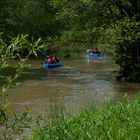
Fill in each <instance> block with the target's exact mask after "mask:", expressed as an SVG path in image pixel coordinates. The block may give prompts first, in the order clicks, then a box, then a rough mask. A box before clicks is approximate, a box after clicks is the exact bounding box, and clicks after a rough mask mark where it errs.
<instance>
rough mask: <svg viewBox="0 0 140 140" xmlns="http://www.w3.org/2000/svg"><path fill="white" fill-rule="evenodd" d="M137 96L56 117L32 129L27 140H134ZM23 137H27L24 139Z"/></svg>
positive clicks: (138, 104) (138, 131)
mask: <svg viewBox="0 0 140 140" xmlns="http://www.w3.org/2000/svg"><path fill="white" fill-rule="evenodd" d="M139 101H140V98H139V97H138V98H136V99H135V100H129V99H127V98H124V100H123V101H122V102H119V103H116V104H113V103H112V104H109V105H107V106H106V107H103V108H101V109H98V110H95V109H93V110H90V111H84V112H83V113H81V114H80V115H75V116H72V117H70V118H63V117H62V118H63V119H61V121H60V119H59V121H57V119H56V123H53V124H52V123H51V124H50V125H49V126H48V125H46V126H44V127H42V128H40V129H34V130H33V133H32V135H31V136H30V137H29V138H28V140H41V139H43V140H48V139H49V140H54V139H63V140H65V139H66V140H72V139H73V140H75V139H77V140H81V139H87V140H93V139H113V140H114V139H116V140H118V139H123V138H125V139H138V138H139V136H140V134H139V133H140V129H139V123H140V122H139V114H140V109H139V107H140V102H139ZM26 139H27V138H26Z"/></svg>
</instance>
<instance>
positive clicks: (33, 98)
mask: <svg viewBox="0 0 140 140" xmlns="http://www.w3.org/2000/svg"><path fill="white" fill-rule="evenodd" d="M41 62H42V60H40V59H34V60H33V59H32V60H29V63H30V64H31V65H32V67H31V68H30V69H27V70H26V71H25V72H24V76H23V78H22V80H21V81H20V82H19V84H18V85H17V86H16V87H15V88H13V89H11V90H9V91H8V94H9V96H8V99H9V102H10V106H9V108H8V110H9V111H10V112H17V113H20V112H23V111H24V108H25V107H28V108H30V109H31V113H32V114H35V115H39V114H46V113H47V114H49V113H50V112H51V110H52V107H54V106H56V107H62V108H63V109H64V110H65V111H66V112H67V113H68V114H75V113H79V112H81V111H82V110H84V109H89V108H91V107H92V106H100V105H102V104H104V102H106V101H109V100H118V99H121V98H122V97H123V96H125V95H128V96H129V97H133V96H134V95H136V94H137V91H139V90H140V84H138V83H129V82H124V81H122V82H117V81H116V80H115V76H114V73H113V71H114V70H115V68H116V66H115V64H114V63H113V62H112V61H111V60H110V59H108V58H106V57H104V58H101V59H99V60H94V59H89V58H88V57H87V55H83V56H81V57H80V58H79V59H66V60H62V63H63V65H64V66H63V67H60V68H55V69H51V70H48V71H45V70H44V69H43V67H42V65H41Z"/></svg>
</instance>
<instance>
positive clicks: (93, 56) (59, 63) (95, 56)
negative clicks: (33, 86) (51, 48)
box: [42, 49, 100, 70]
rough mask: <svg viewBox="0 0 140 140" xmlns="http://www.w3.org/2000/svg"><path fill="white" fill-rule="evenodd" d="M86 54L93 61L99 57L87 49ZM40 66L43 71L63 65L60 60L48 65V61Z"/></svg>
mask: <svg viewBox="0 0 140 140" xmlns="http://www.w3.org/2000/svg"><path fill="white" fill-rule="evenodd" d="M86 53H87V54H88V55H89V56H90V57H92V58H95V59H97V58H99V57H100V53H93V52H91V51H90V50H89V49H87V50H86ZM42 64H43V67H44V68H45V70H48V69H53V68H57V67H61V66H63V64H62V62H61V61H60V60H59V61H58V62H55V63H49V62H48V61H44V62H43V63H42Z"/></svg>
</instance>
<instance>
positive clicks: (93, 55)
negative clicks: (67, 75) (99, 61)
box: [89, 53, 100, 58]
mask: <svg viewBox="0 0 140 140" xmlns="http://www.w3.org/2000/svg"><path fill="white" fill-rule="evenodd" d="M89 55H90V56H91V57H93V58H98V57H100V54H96V53H90V54H89Z"/></svg>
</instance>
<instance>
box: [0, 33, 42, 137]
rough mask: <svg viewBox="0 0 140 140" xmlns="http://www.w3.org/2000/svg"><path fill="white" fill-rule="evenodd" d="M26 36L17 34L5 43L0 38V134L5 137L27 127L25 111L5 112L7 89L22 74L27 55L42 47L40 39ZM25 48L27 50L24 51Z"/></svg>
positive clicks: (26, 113) (7, 102) (27, 119)
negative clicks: (19, 113)
mask: <svg viewBox="0 0 140 140" xmlns="http://www.w3.org/2000/svg"><path fill="white" fill-rule="evenodd" d="M27 37H28V36H27V35H18V36H17V37H16V38H12V39H11V41H9V42H7V43H6V42H4V41H3V40H2V39H1V38H0V82H1V84H0V124H1V126H2V128H3V132H2V133H1V136H2V137H4V138H5V139H7V138H9V137H12V136H13V135H14V134H16V133H18V132H22V131H23V128H27V127H29V125H28V123H27V122H29V121H30V119H29V118H28V117H29V116H28V112H27V111H26V112H24V113H23V115H22V116H17V114H14V117H13V115H12V117H11V116H9V113H8V112H7V107H8V105H9V101H8V100H7V96H8V94H7V90H8V89H9V88H12V87H13V86H14V85H16V80H17V79H18V78H19V77H20V76H21V75H22V73H23V71H24V68H26V67H27V66H28V64H27V60H28V58H29V56H30V55H31V54H34V55H36V52H37V51H38V50H39V49H40V48H43V47H44V46H43V45H42V43H41V39H38V40H36V41H32V42H29V41H28V40H27ZM25 50H28V51H26V53H25ZM15 59H18V62H17V64H15V65H14V66H13V64H12V61H14V60H15ZM11 69H12V70H13V72H12V73H11V72H10V70H11ZM7 71H8V72H7Z"/></svg>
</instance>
